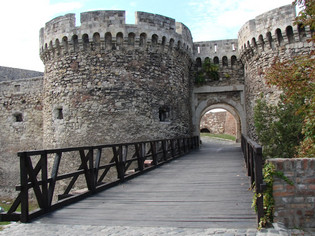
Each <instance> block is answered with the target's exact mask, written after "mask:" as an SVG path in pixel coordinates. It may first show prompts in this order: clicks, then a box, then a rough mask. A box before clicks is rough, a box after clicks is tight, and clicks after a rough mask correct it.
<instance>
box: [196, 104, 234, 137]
mask: <svg viewBox="0 0 315 236" xmlns="http://www.w3.org/2000/svg"><path fill="white" fill-rule="evenodd" d="M199 130H200V135H201V136H207V135H208V136H210V137H218V138H223V139H230V140H234V141H235V140H236V138H237V137H236V136H237V122H236V119H235V117H234V116H233V115H232V114H231V113H230V112H228V111H227V110H225V109H218V108H216V109H212V110H209V111H208V112H206V113H205V114H204V115H203V116H202V117H201V120H200V127H199Z"/></svg>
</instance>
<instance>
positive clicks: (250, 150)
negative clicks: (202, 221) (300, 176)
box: [241, 134, 266, 223]
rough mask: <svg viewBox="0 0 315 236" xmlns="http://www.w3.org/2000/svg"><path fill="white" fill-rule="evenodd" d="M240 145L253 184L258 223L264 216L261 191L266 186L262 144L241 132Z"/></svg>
mask: <svg viewBox="0 0 315 236" xmlns="http://www.w3.org/2000/svg"><path fill="white" fill-rule="evenodd" d="M241 147H242V152H243V155H244V159H245V163H246V168H247V175H248V176H250V179H251V186H255V190H254V191H255V193H256V197H257V200H256V209H257V220H258V223H259V222H260V219H261V218H262V217H264V202H263V201H264V200H263V191H264V189H265V186H266V185H265V183H264V181H263V164H264V160H263V156H262V146H260V145H259V144H258V143H256V142H254V141H253V140H251V139H250V138H248V137H247V136H245V135H243V134H242V141H241Z"/></svg>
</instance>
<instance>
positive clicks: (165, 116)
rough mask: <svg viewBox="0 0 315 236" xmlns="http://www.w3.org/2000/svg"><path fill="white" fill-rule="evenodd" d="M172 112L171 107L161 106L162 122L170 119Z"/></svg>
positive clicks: (160, 116) (160, 115)
mask: <svg viewBox="0 0 315 236" xmlns="http://www.w3.org/2000/svg"><path fill="white" fill-rule="evenodd" d="M169 114H170V108H169V107H167V106H163V107H160V109H159V118H160V121H161V122H165V121H168V119H169Z"/></svg>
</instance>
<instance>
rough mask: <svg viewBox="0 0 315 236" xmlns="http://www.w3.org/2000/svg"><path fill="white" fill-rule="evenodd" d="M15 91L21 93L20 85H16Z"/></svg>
mask: <svg viewBox="0 0 315 236" xmlns="http://www.w3.org/2000/svg"><path fill="white" fill-rule="evenodd" d="M14 90H15V91H16V92H20V90H21V86H20V85H19V84H16V85H14Z"/></svg>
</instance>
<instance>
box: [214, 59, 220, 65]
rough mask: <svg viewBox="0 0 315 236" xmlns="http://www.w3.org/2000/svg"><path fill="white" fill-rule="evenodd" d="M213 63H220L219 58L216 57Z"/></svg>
mask: <svg viewBox="0 0 315 236" xmlns="http://www.w3.org/2000/svg"><path fill="white" fill-rule="evenodd" d="M213 63H214V64H217V65H218V64H219V63H220V61H219V58H218V57H214V58H213Z"/></svg>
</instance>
